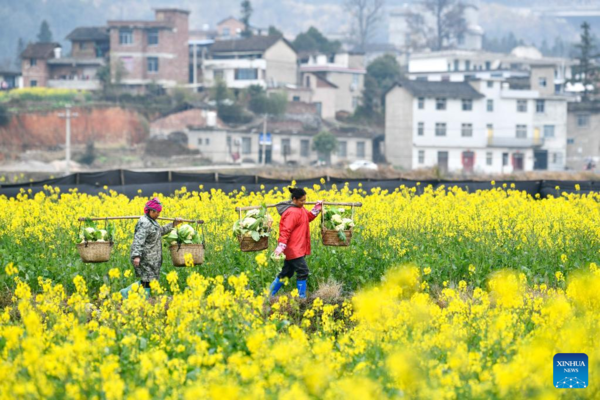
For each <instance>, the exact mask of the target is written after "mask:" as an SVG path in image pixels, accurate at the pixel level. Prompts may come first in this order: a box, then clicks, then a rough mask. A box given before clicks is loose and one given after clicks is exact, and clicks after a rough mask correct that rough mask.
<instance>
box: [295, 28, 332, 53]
mask: <svg viewBox="0 0 600 400" xmlns="http://www.w3.org/2000/svg"><path fill="white" fill-rule="evenodd" d="M292 44H293V46H294V48H295V49H296V50H297V51H307V52H319V53H336V52H338V51H339V50H340V48H341V47H342V44H341V43H340V42H339V41H337V40H334V41H330V40H328V39H327V38H326V37H325V36H324V35H323V34H322V33H321V32H320V31H319V30H318V29H317V28H315V27H313V26H311V27H310V28H309V29H308V30H307V31H306V32H303V33H300V34H298V36H296V39H294V42H293V43H292Z"/></svg>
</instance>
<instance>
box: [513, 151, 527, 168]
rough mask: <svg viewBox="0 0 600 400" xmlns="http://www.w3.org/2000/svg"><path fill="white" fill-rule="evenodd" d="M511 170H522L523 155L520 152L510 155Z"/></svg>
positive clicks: (523, 164) (523, 163)
mask: <svg viewBox="0 0 600 400" xmlns="http://www.w3.org/2000/svg"><path fill="white" fill-rule="evenodd" d="M512 164H513V170H515V171H523V169H524V167H525V157H524V156H523V154H522V153H515V154H513V156H512Z"/></svg>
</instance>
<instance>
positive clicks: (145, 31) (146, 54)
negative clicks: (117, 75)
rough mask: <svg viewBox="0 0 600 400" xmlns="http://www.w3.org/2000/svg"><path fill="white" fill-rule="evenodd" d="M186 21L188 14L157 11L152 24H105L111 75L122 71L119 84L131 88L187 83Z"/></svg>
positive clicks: (188, 63)
mask: <svg viewBox="0 0 600 400" xmlns="http://www.w3.org/2000/svg"><path fill="white" fill-rule="evenodd" d="M188 19H189V11H185V10H180V9H176V8H160V9H156V10H155V20H154V21H109V22H108V30H109V34H110V62H111V66H112V69H113V74H114V71H115V70H116V69H117V68H122V69H124V71H125V76H124V77H123V79H122V80H121V84H124V85H128V86H130V87H132V88H141V87H143V86H144V85H147V84H149V83H156V84H159V85H161V86H163V87H167V88H168V87H174V86H177V85H186V84H188V82H189V75H190V72H189V65H190V62H189V56H190V53H189V43H188V41H189V21H188ZM113 76H114V75H113Z"/></svg>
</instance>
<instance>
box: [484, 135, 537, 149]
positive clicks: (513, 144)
mask: <svg viewBox="0 0 600 400" xmlns="http://www.w3.org/2000/svg"><path fill="white" fill-rule="evenodd" d="M543 145H544V139H543V138H516V137H488V147H509V148H517V149H527V148H534V147H541V146H543Z"/></svg>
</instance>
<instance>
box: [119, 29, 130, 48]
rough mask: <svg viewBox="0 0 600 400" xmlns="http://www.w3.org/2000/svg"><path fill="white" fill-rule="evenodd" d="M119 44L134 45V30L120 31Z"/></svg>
mask: <svg viewBox="0 0 600 400" xmlns="http://www.w3.org/2000/svg"><path fill="white" fill-rule="evenodd" d="M119 44H133V30H131V29H126V28H122V29H119Z"/></svg>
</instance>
